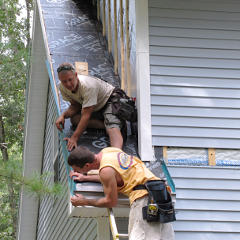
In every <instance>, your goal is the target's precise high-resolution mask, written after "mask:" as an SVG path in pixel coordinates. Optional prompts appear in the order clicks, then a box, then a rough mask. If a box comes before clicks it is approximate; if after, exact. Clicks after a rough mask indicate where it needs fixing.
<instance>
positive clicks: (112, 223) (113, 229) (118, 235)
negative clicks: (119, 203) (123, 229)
mask: <svg viewBox="0 0 240 240" xmlns="http://www.w3.org/2000/svg"><path fill="white" fill-rule="evenodd" d="M108 217H109V223H110V228H111V232H112V237H113V240H119V238H128V234H124V233H118V229H117V224H116V220H115V217H114V214H113V210H112V208H108Z"/></svg>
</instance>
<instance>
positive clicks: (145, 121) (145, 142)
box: [135, 0, 154, 161]
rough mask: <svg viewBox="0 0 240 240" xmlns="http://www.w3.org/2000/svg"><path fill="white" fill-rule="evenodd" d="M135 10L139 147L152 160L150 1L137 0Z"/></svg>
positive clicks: (142, 156)
mask: <svg viewBox="0 0 240 240" xmlns="http://www.w3.org/2000/svg"><path fill="white" fill-rule="evenodd" d="M135 11H136V22H135V26H136V69H135V74H136V78H137V81H136V82H137V108H138V145H139V146H138V147H139V154H140V156H141V159H142V160H143V161H152V160H154V153H153V148H152V129H151V101H150V67H149V34H148V32H149V29H148V28H149V26H148V1H146V0H135Z"/></svg>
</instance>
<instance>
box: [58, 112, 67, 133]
mask: <svg viewBox="0 0 240 240" xmlns="http://www.w3.org/2000/svg"><path fill="white" fill-rule="evenodd" d="M64 123H65V118H64V116H63V115H61V116H60V117H59V118H58V119H57V121H56V126H57V128H58V130H60V131H62V130H63V128H64Z"/></svg>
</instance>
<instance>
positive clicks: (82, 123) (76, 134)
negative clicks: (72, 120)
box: [73, 114, 91, 139]
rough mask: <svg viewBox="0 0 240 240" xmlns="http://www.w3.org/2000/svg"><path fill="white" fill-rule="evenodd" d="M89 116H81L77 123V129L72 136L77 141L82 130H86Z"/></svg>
mask: <svg viewBox="0 0 240 240" xmlns="http://www.w3.org/2000/svg"><path fill="white" fill-rule="evenodd" d="M90 116H91V115H84V114H83V115H82V116H81V119H80V122H79V123H78V125H77V128H76V130H75V132H74V133H73V136H74V137H75V138H77V139H78V138H79V137H80V136H81V135H82V133H83V132H84V130H85V129H86V128H87V125H88V121H89V119H90Z"/></svg>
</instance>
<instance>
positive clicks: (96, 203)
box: [83, 197, 115, 208]
mask: <svg viewBox="0 0 240 240" xmlns="http://www.w3.org/2000/svg"><path fill="white" fill-rule="evenodd" d="M84 205H85V206H93V207H105V208H111V207H114V206H115V205H114V204H113V202H111V201H108V200H107V198H106V197H104V198H99V199H85V201H84ZM84 205H83V206H84Z"/></svg>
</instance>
